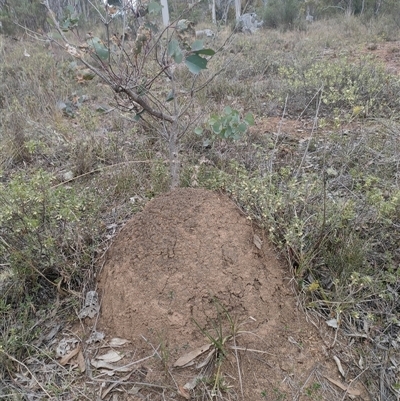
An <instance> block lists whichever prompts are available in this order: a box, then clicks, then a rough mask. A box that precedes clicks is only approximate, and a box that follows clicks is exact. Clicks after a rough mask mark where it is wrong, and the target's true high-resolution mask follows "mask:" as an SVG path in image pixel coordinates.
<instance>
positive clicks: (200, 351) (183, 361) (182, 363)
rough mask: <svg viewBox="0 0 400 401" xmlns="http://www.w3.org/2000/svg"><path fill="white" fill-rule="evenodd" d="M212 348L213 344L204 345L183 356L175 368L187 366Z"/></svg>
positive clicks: (175, 364)
mask: <svg viewBox="0 0 400 401" xmlns="http://www.w3.org/2000/svg"><path fill="white" fill-rule="evenodd" d="M210 347H211V344H206V345H203V346H202V347H199V348H196V349H195V350H193V351H190V352H188V353H187V354H185V355H182V356H181V357H180V358H179V359H178V360H177V361H176V362H175V363H174V364H173V366H174V368H178V367H183V366H186V365H187V364H188V363H190V362H192V361H193V359H195V358H197V357H198V356H199V355H201V354H203V353H204V352H206V351H208V350H209V349H210Z"/></svg>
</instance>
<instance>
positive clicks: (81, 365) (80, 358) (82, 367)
mask: <svg viewBox="0 0 400 401" xmlns="http://www.w3.org/2000/svg"><path fill="white" fill-rule="evenodd" d="M76 362H77V363H78V367H79V370H80V371H81V373H83V372H84V371H85V370H86V363H85V358H84V356H83V353H82V351H81V350H79V353H78V356H77V357H76Z"/></svg>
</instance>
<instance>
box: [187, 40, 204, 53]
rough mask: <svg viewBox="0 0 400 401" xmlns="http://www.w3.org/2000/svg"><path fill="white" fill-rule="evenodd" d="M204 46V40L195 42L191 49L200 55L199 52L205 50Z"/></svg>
mask: <svg viewBox="0 0 400 401" xmlns="http://www.w3.org/2000/svg"><path fill="white" fill-rule="evenodd" d="M203 46H204V44H203V41H202V40H195V41H194V42H193V43H192V46H190V48H191V49H192V50H193V51H195V52H196V53H197V54H198V52H199V51H200V50H202V49H203Z"/></svg>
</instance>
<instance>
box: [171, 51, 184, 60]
mask: <svg viewBox="0 0 400 401" xmlns="http://www.w3.org/2000/svg"><path fill="white" fill-rule="evenodd" d="M172 58H173V59H174V61H175V63H176V64H180V63H182V60H183V53H182V51H181V49H178V50H177V51H176V52H175V53H174V55H173V56H172Z"/></svg>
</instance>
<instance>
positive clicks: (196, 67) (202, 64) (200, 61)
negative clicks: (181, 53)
mask: <svg viewBox="0 0 400 401" xmlns="http://www.w3.org/2000/svg"><path fill="white" fill-rule="evenodd" d="M185 64H186V66H187V68H189V71H190V72H191V73H192V74H198V73H199V72H200V71H201V70H205V69H206V68H207V60H206V59H205V58H203V57H200V56H198V55H197V54H193V55H191V56H189V57H186V60H185Z"/></svg>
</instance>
